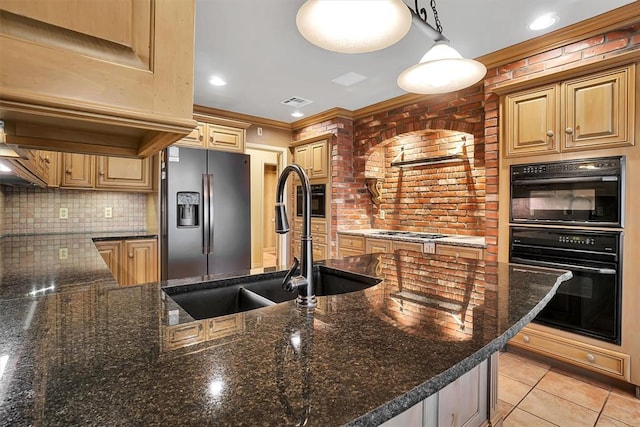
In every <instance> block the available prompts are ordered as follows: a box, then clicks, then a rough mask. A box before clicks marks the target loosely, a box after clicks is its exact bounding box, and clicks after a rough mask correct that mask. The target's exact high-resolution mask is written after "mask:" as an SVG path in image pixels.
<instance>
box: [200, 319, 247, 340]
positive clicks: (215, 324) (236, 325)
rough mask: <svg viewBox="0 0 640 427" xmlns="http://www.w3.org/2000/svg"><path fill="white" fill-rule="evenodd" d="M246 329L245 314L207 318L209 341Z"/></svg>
mask: <svg viewBox="0 0 640 427" xmlns="http://www.w3.org/2000/svg"><path fill="white" fill-rule="evenodd" d="M243 330H244V315H243V314H242V313H239V314H231V315H229V316H222V317H216V318H214V319H208V320H207V341H208V340H214V339H217V338H222V337H226V336H229V335H233V334H236V333H238V332H242V331H243Z"/></svg>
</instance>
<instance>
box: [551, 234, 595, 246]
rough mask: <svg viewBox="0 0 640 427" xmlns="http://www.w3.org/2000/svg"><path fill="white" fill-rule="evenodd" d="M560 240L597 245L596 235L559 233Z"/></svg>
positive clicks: (562, 241)
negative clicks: (585, 235)
mask: <svg viewBox="0 0 640 427" xmlns="http://www.w3.org/2000/svg"><path fill="white" fill-rule="evenodd" d="M558 242H560V243H571V244H575V245H595V244H596V238H595V237H584V236H572V235H563V234H561V235H559V236H558Z"/></svg>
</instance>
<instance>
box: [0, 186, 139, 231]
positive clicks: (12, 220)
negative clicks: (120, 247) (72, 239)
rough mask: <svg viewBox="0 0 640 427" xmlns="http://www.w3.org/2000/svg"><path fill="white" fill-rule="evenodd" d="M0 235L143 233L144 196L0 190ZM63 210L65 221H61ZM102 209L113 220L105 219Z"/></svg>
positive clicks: (58, 190)
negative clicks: (61, 209) (65, 213)
mask: <svg viewBox="0 0 640 427" xmlns="http://www.w3.org/2000/svg"><path fill="white" fill-rule="evenodd" d="M1 193H2V195H3V197H2V198H3V203H2V205H0V208H1V209H0V212H1V214H2V219H1V220H0V226H1V228H0V234H1V235H5V236H7V235H19V234H34V233H35V234H40V233H69V232H74V233H80V232H95V231H145V230H146V213H147V195H146V194H143V193H125V192H111V191H109V192H107V191H81V190H61V189H40V188H31V187H9V186H3V187H2V192H1ZM60 208H66V209H67V212H68V218H67V219H61V218H60ZM105 208H111V210H112V217H111V218H105Z"/></svg>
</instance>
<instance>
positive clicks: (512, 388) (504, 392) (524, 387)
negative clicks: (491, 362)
mask: <svg viewBox="0 0 640 427" xmlns="http://www.w3.org/2000/svg"><path fill="white" fill-rule="evenodd" d="M531 388H532V387H531V386H530V385H528V384H525V383H521V382H520V381H516V380H514V379H513V378H510V377H507V376H505V375H500V374H499V375H498V399H500V400H502V401H504V402H506V403H509V404H511V405H514V406H515V405H517V404H518V403H520V401H521V400H522V399H523V398H524V397H525V396H526V395H527V393H529V391H530V390H531Z"/></svg>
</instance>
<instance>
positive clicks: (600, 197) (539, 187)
mask: <svg viewBox="0 0 640 427" xmlns="http://www.w3.org/2000/svg"><path fill="white" fill-rule="evenodd" d="M621 184H622V183H621V182H620V179H619V177H618V176H604V177H603V176H597V177H576V178H545V179H522V180H514V181H512V182H511V206H510V207H511V222H512V223H529V224H531V223H533V224H541V223H542V224H570V225H591V226H608V227H622V226H623V218H622V189H621Z"/></svg>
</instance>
